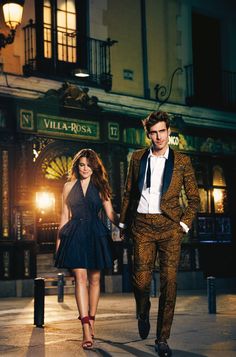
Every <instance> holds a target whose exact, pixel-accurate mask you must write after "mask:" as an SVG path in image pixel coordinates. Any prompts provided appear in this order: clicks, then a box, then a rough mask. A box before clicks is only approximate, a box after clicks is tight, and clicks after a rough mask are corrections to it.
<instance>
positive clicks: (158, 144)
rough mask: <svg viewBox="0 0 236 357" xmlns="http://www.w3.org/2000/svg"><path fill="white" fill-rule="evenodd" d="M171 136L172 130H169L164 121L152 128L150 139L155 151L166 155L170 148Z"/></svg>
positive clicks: (149, 134)
mask: <svg viewBox="0 0 236 357" xmlns="http://www.w3.org/2000/svg"><path fill="white" fill-rule="evenodd" d="M169 135H170V128H168V129H167V127H166V123H165V122H164V121H160V122H159V123H157V124H155V125H153V126H152V127H151V128H150V131H149V133H148V137H149V139H151V140H152V144H153V147H154V150H156V151H163V153H164V152H165V150H166V149H167V146H168V141H169Z"/></svg>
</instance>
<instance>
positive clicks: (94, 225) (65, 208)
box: [55, 149, 119, 349]
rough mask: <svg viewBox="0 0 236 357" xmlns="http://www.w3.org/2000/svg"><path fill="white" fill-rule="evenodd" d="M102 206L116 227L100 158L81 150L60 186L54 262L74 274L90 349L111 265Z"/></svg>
mask: <svg viewBox="0 0 236 357" xmlns="http://www.w3.org/2000/svg"><path fill="white" fill-rule="evenodd" d="M102 207H103V208H104V211H105V213H106V215H107V217H108V218H109V219H110V221H111V222H113V223H114V224H115V225H116V226H118V223H119V218H118V216H117V214H116V213H115V212H114V210H113V207H112V203H111V189H110V186H109V183H108V178H107V173H106V170H105V168H104V166H103V164H102V161H101V160H100V158H99V157H98V155H97V154H96V153H95V152H94V151H93V150H91V149H82V150H80V151H79V152H78V153H77V154H76V155H75V157H74V159H73V161H72V168H71V172H70V181H68V182H66V183H65V185H64V189H63V194H62V214H61V223H60V227H59V234H58V238H57V243H56V252H57V254H56V262H55V265H56V266H57V267H58V268H69V269H72V271H73V273H74V276H75V297H76V302H77V306H78V310H79V316H80V317H79V318H80V319H81V323H82V327H83V342H82V347H83V348H84V349H91V348H93V337H94V321H95V315H96V311H97V305H98V300H99V295H100V271H101V269H104V268H111V267H112V255H111V250H110V245H109V242H108V236H109V234H110V232H109V230H108V229H107V227H106V226H105V225H104V224H103V223H102V221H101V219H100V218H99V212H100V210H101V208H102Z"/></svg>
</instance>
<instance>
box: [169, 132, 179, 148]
mask: <svg viewBox="0 0 236 357" xmlns="http://www.w3.org/2000/svg"><path fill="white" fill-rule="evenodd" d="M169 144H170V145H171V146H173V147H176V148H178V147H179V135H178V134H177V133H171V134H170V137H169Z"/></svg>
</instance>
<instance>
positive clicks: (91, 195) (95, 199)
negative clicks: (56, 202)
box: [66, 179, 102, 220]
mask: <svg viewBox="0 0 236 357" xmlns="http://www.w3.org/2000/svg"><path fill="white" fill-rule="evenodd" d="M66 203H67V205H68V207H69V209H70V212H71V219H86V220H91V219H94V218H98V213H99V211H100V210H101V208H102V200H101V198H100V195H99V191H98V189H97V188H96V187H95V186H94V184H93V183H92V182H91V181H90V182H89V185H88V188H87V191H86V194H85V195H84V193H83V190H82V186H81V182H80V180H79V179H78V180H77V181H76V183H75V184H74V186H73V187H72V189H71V191H70V192H69V194H68V196H67V199H66Z"/></svg>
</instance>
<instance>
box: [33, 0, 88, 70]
mask: <svg viewBox="0 0 236 357" xmlns="http://www.w3.org/2000/svg"><path fill="white" fill-rule="evenodd" d="M50 3H51V9H52V11H51V17H52V19H51V23H52V48H51V53H52V56H51V58H46V57H44V23H43V5H44V1H43V0H35V21H36V62H37V69H38V71H39V72H40V73H44V74H48V75H60V76H71V75H72V72H73V70H74V69H75V68H86V63H87V48H86V47H87V46H86V43H87V41H86V39H87V16H86V14H87V13H88V11H87V2H86V0H75V9H76V34H77V37H76V58H77V61H76V62H67V61H61V60H58V52H57V48H58V42H57V12H56V8H57V0H50ZM79 30H80V31H79Z"/></svg>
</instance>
